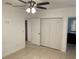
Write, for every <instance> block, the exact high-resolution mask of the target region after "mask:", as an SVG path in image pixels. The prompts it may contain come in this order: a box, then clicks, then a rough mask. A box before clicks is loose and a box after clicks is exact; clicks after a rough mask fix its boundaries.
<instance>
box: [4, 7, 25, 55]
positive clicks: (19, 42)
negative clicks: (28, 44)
mask: <svg viewBox="0 0 79 59" xmlns="http://www.w3.org/2000/svg"><path fill="white" fill-rule="evenodd" d="M24 13H25V12H24V11H23V9H22V8H15V7H11V6H7V5H3V15H2V16H3V19H2V21H3V22H2V23H3V24H2V25H3V26H2V27H3V28H2V30H3V32H2V38H3V39H2V40H3V42H2V45H3V47H2V49H3V54H2V55H3V57H5V56H7V55H9V54H11V53H14V52H16V51H18V50H20V49H22V48H24V47H25V19H24V18H25V14H24Z"/></svg>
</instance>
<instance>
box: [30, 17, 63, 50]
mask: <svg viewBox="0 0 79 59" xmlns="http://www.w3.org/2000/svg"><path fill="white" fill-rule="evenodd" d="M31 29H32V30H31V32H32V40H31V42H32V43H33V44H37V45H42V46H47V47H50V48H55V49H59V50H61V47H62V39H63V38H62V37H63V19H62V18H41V19H32V20H31Z"/></svg>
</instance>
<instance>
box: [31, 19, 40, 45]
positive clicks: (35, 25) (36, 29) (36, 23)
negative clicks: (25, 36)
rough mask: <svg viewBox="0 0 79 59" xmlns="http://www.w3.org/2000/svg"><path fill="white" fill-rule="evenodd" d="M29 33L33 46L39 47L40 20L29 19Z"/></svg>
mask: <svg viewBox="0 0 79 59" xmlns="http://www.w3.org/2000/svg"><path fill="white" fill-rule="evenodd" d="M31 29H32V30H31V31H32V39H31V42H32V43H33V44H37V45H40V19H37V18H36V19H31Z"/></svg>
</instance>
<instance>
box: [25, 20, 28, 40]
mask: <svg viewBox="0 0 79 59" xmlns="http://www.w3.org/2000/svg"><path fill="white" fill-rule="evenodd" d="M27 33H28V32H27V20H25V41H28V38H27V37H28V36H27Z"/></svg>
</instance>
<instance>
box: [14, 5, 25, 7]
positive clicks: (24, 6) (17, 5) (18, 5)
mask: <svg viewBox="0 0 79 59" xmlns="http://www.w3.org/2000/svg"><path fill="white" fill-rule="evenodd" d="M13 7H25V5H22V6H21V5H13Z"/></svg>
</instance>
